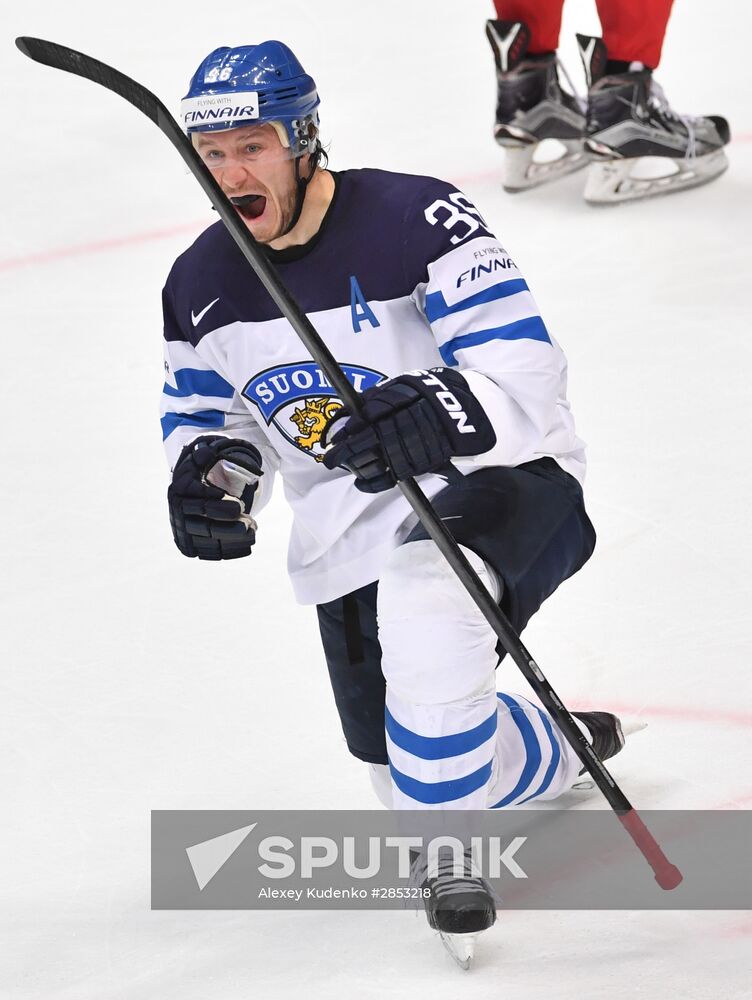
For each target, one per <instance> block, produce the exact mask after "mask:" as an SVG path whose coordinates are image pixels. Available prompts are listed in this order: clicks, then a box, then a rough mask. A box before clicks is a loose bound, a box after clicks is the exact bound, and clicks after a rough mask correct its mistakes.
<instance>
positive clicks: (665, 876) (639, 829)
mask: <svg viewBox="0 0 752 1000" xmlns="http://www.w3.org/2000/svg"><path fill="white" fill-rule="evenodd" d="M619 820H620V821H621V824H622V826H623V827H624V829H625V830H626V831H627V833H628V834H629V835H630V837H631V838H632V840H633V841H634V842H635V844H636V845H637V847H638V848H639V849H640V851H641V852H642V854H643V856H644V858H645V860H646V861H647V863H648V864H649V865H650V867H651V868H652V869H653V872H654V874H655V880H656V882H657V883H658V885H659V886H660V887H661V889H675V888H676V887H677V885H679V883H680V882H681V880H682V873H681V872H680V871H679V869H678V868H677V867H676V865H672V864H671V862H670V861H669V860H668V858H667V857H666V855H665V854H664V853H663V851H662V850H661V849H660V847H659V846H658V844H657V842H656V840H655V838H654V837H653V835H652V833H651V832H650V830H648V828H647V827H646V826H645V824H644V823H643V822H642V820H641V819H640V817H639V814H638V813H637V810H636V809H630V810H629V812H627V813H623V814H621V815H619Z"/></svg>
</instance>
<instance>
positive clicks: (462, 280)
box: [162, 170, 585, 604]
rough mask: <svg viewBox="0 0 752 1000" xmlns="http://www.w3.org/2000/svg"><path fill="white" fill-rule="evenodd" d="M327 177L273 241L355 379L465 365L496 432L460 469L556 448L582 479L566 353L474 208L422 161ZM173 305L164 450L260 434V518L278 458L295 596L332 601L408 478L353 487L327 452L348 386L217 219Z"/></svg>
mask: <svg viewBox="0 0 752 1000" xmlns="http://www.w3.org/2000/svg"><path fill="white" fill-rule="evenodd" d="M334 177H335V193H334V197H333V200H332V202H331V204H330V206H329V209H328V211H327V213H326V216H325V218H324V220H323V223H322V225H321V227H320V229H319V231H318V233H317V234H316V235H315V236H314V237H313V239H311V240H310V242H308V243H307V244H305V245H304V246H298V247H290V248H288V249H286V250H281V251H273V250H271V249H267V250H266V252H267V253H268V255H269V257H270V259H271V260H272V261H273V263H274V264H275V266H276V267H277V269H278V272H279V275H280V277H281V278H282V280H283V282H284V284H285V285H286V286H287V288H288V289H289V291H290V293H291V295H292V296H293V298H294V299H295V300H296V302H297V303H298V304H299V305H300V306H301V308H302V309H303V310H304V312H305V313H306V314H307V315H308V317H309V319H310V320H311V322H312V323H313V325H314V327H315V328H316V329H317V330H318V332H319V334H320V335H321V337H322V338H323V340H324V341H325V343H326V344H327V346H328V347H329V349H330V351H331V352H332V353H333V355H334V357H335V358H336V359H337V360H338V361H339V363H340V365H341V367H342V368H343V370H344V372H345V374H346V376H347V378H348V379H349V381H350V382H351V383H352V385H353V386H354V387H355V389H356V390H357V391H359V392H362V391H363V390H364V389H366V388H368V387H369V386H373V385H376V384H377V383H378V382H379V381H381V380H383V379H385V378H390V377H392V376H394V375H398V374H400V373H402V372H407V371H413V370H415V369H426V368H431V367H435V366H452V367H457V368H459V369H460V370H461V371H462V373H463V375H464V376H465V378H466V379H467V382H468V384H469V386H470V388H471V389H472V391H473V392H474V394H475V395H476V397H477V398H478V399H479V401H480V402H481V404H482V405H483V407H484V409H485V411H486V413H487V414H488V416H489V418H490V419H491V421H492V422H493V424H494V427H495V430H496V436H497V442H496V444H495V446H494V447H493V448H492V449H491V450H490V451H488V452H486V453H485V454H483V455H478V456H475V457H473V458H469V459H456V460H455V461H454V464H455V465H456V466H457V468H458V469H459V470H460V471H461V472H464V473H467V472H471V471H474V470H476V469H480V468H485V467H487V466H492V465H508V466H515V465H520V464H521V463H523V462H528V461H531V460H532V459H535V458H540V457H543V456H550V457H552V458H554V459H555V460H556V461H557V462H558V463H559V464H560V465H561V467H562V468H563V469H565V470H566V471H567V472H569V473H571V474H572V475H573V476H575V477H576V478H577V479H578V480H580V481H582V478H583V474H584V468H585V459H584V446H583V443H582V442H581V441H580V440H579V439H578V438H577V436H576V434H575V429H574V422H573V419H572V414H571V412H570V407H569V404H568V402H567V398H566V361H565V358H564V355H563V353H562V351H561V349H560V348H559V346H558V345H557V344H556V342H555V340H554V339H553V337H552V336H551V335H550V333H549V332H548V330H547V328H546V326H545V325H544V323H543V320H542V319H541V317H540V315H539V314H538V309H537V307H536V304H535V302H534V300H533V297H532V295H531V293H530V291H529V289H528V286H527V284H526V282H525V280H524V279H523V277H522V276H521V274H520V272H519V270H518V269H517V267H516V265H515V263H514V260H513V258H512V257H511V256H510V254H509V253H508V252H507V250H506V249H505V248H504V247H503V246H502V245H501V244H500V243H499V241H498V240H497V239H496V238H495V237H494V236H493V235H492V234H491V233H490V232H489V231H488V229H487V227H486V224H485V222H484V221H483V218H482V217H481V215H480V214H479V212H478V210H477V209H476V208H475V206H474V205H473V204H472V203H471V202H470V201H469V200H468V199H467V198H466V197H465V195H464V194H462V193H461V192H460V191H457V190H456V189H455V188H453V187H452V185H450V184H447V183H445V182H443V181H440V180H436V179H434V178H430V177H417V176H410V175H405V174H397V173H390V172H387V171H383V170H346V171H343V172H340V173H336V174H334ZM163 306H164V338H165V340H164V346H165V375H166V377H165V385H164V390H163V395H162V433H163V438H164V443H165V447H166V451H167V456H168V459H169V461H170V463H171V464H174V462H175V461H176V459H177V457H178V455H179V454H180V452H181V450H182V448H183V447H184V446H185V445H186V444H187V443H189V442H190V441H192V440H193V439H195V438H196V437H199V436H200V435H202V434H224V435H227V436H229V437H237V438H243V439H244V440H247V441H250V442H252V443H253V444H254V445H256V447H257V448H258V449H259V451H260V452H261V455H262V457H263V469H264V476H263V477H262V480H261V485H260V488H259V491H258V492H257V494H256V499H255V501H254V510H253V513H254V516H255V515H256V514H257V512H258V511H259V510H261V508H262V507H263V506H264V504H265V503H266V502H268V499H269V496H270V493H271V487H272V481H273V479H274V477H275V474H279V476H280V477H281V479H282V483H283V487H284V493H285V496H286V498H287V501H288V502H289V504H290V506H291V508H292V511H293V527H292V533H291V538H290V544H289V550H288V570H289V573H290V577H291V580H292V584H293V588H294V590H295V594H296V597H297V599H298V600H299V601H300V602H301V603H303V604H308V603H322V602H325V601H329V600H333V599H334V598H336V597H338V596H341V595H343V594H345V593H348V592H350V591H352V590H354V589H356V588H358V587H361V586H364V585H365V584H367V583H370V582H372V581H373V580H377V579H378V578H379V575H380V572H381V567H382V565H383V563H384V560H385V559H386V558H387V556H388V554H389V553H390V552H391V551H392V549H393V548H394V547H395V546H396V545H398V544H399V543H400V542H401V541H402V540H403V539H404V537H405V536H406V534H407V532H408V531H409V530H410V528H411V527H412V525H413V524H414V523H415V518H414V516H411V510H410V508H409V506H408V504H407V501H406V500H405V499H404V497H403V496H402V494H401V493H400V492H399V490H396V489H395V490H389V491H387V492H385V493H379V494H365V493H361V492H359V491H358V490H356V489H355V485H354V480H353V477H352V475H351V474H350V473H348V472H346V471H344V470H336V471H334V472H332V471H330V470H328V469H327V468H326V467H325V466H324V465H323V462H322V457H323V451H322V446H321V443H320V438H321V432H322V429H323V427H324V425H325V424H326V422H327V420H328V419H329V417H330V416H331V415H332V414H333V413H334V412H336V410H337V409H338V408H339V407H340V406H341V402H340V400H339V399H338V398H337V396H336V394H335V392H334V390H333V388H332V386H331V385H330V384H329V383H328V381H327V379H326V377H325V376H324V375H323V373H322V372H321V370H320V369H319V367H318V365H316V363H315V362H314V361H313V360H312V358H311V357H310V355H309V354H308V352H307V350H306V349H305V348H304V347H303V345H302V344H301V342H300V341H299V339H298V337H297V336H296V334H295V332H294V330H293V328H292V327H291V326H290V324H289V322H288V321H287V320H286V319H285V318H284V317H283V316H282V315H281V313H280V311H279V309H278V308H277V306H276V305H275V304H274V302H273V301H272V299H271V298H270V296H269V295H268V293H267V292H266V291H265V289H264V288H263V287H262V285H261V283H260V282H259V280H258V278H257V277H256V275H255V274H254V273H253V271H252V270H251V269H250V267H249V265H248V263H247V262H246V260H245V259H244V257H243V256H242V254H241V252H240V250H239V249H238V248H237V247H236V245H235V243H234V242H233V240H232V238H231V237H230V235H229V234H228V232H227V231H226V229H225V227H224V226H223V225H222V223H216V224H215V225H213V226H211V227H209V229H207V230H206V231H205V232H204V233H202V235H201V236H199V238H198V239H197V240H196V242H195V243H194V244H193V246H191V247H190V249H188V250H187V251H186V252H185V253H184V254H182V256H180V257H179V258H178V260H177V261H176V262H175V264H174V266H173V268H172V270H171V272H170V275H169V277H168V280H167V283H166V286H165V288H164V293H163ZM420 485H421V487H422V488H423V489H424V491H425V492H426V493H427V494H428V496H433V495H435V494H436V492H438V490H440V489H441V488H443V487H444V486H445V481H444V480H442V479H440V478H439V477H437V476H432V475H431V476H423V477H420ZM261 529H262V531H261V534H260V538H261V539H262V538H263V521H262V524H261Z"/></svg>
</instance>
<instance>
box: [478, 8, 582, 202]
mask: <svg viewBox="0 0 752 1000" xmlns="http://www.w3.org/2000/svg"><path fill="white" fill-rule="evenodd" d="M561 10H562V0H545V2H522V0H497V2H496V13H497V15H498V19H497V20H491V21H487V22H486V36H487V38H488V41H489V43H490V45H491V50H492V51H493V55H494V62H495V64H496V81H497V97H496V122H495V125H494V138H495V139H496V141H497V142H498V144H499V145H500V146H501V147H502V148H503V149H504V151H505V153H504V164H503V170H502V182H503V185H504V189H505V190H506V191H512V192H514V191H524V190H527V189H528V188H531V187H536V186H537V185H538V184H544V183H548V182H549V181H552V180H555V179H556V178H558V177H562V176H563V175H564V174H567V173H571V172H572V171H573V170H578V169H579V168H580V167H584V166H585V163H586V157H585V154H584V148H583V136H584V129H585V116H584V110H585V108H584V104H583V103H582V102H581V101H580V100H579V99H578V98H577V97H576V96H575V95H574V94H570V93H568V92H567V91H566V90H564V89H563V88H562V86H561V84H560V81H559V69H560V68H561V69H562V70H563V67H561V66H560V64H559V61H558V59H557V56H556V48H557V45H558V43H559V30H560V28H561ZM564 75H565V76H566V74H564ZM567 79H568V78H567ZM570 87H571V84H570ZM551 140H556V141H555V142H552V141H551ZM541 144H545V145H544V146H543V148H541Z"/></svg>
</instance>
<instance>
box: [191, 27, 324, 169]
mask: <svg viewBox="0 0 752 1000" xmlns="http://www.w3.org/2000/svg"><path fill="white" fill-rule="evenodd" d="M318 105H319V95H318V94H317V92H316V84H315V83H314V82H313V79H312V78H311V77H310V76H308V74H307V73H306V72H305V70H304V69H303V67H302V66H301V65H300V63H299V62H298V60H297V58H296V57H295V55H294V54H293V53H292V52H291V51H290V49H289V48H288V47H287V46H286V45H285V44H284V43H283V42H275V41H268V42H260V43H259V44H258V45H239V46H237V47H236V48H228V47H226V46H225V47H224V48H219V49H215V50H214V51H213V52H211V53H210V54H209V55H208V56H207V57H206V59H204V61H203V62H202V63H201V65H200V66H199V67H198V69H197V70H196V72H195V73H194V75H193V79H192V80H191V83H190V87H189V88H188V93H187V94H186V95H185V97H184V98H183V100H182V103H181V106H180V117H181V121H182V123H183V127H184V128H185V130H186V132H187V133H188V135H191V134H192V133H194V132H215V131H219V130H222V129H230V128H238V127H239V126H241V125H260V124H264V123H266V122H268V123H270V124H272V125H274V126H275V128H276V131H277V134H278V135H279V137H280V141H281V142H282V144H283V145H284V146H287V147H288V148H289V149H290V152H291V154H292V155H293V156H295V157H297V156H302V155H303V154H304V153H313V152H314V151H315V150H316V148H317V146H318V141H317V139H316V138H312V137H311V132H312V130H311V125H313V127H314V128H315V130H316V132H318V126H319V117H318V113H317V111H316V108H317V107H318ZM278 123H279V124H278Z"/></svg>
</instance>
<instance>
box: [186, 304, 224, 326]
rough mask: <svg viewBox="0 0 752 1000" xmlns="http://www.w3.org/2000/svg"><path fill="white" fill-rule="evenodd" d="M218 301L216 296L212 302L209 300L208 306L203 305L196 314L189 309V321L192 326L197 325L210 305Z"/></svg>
mask: <svg viewBox="0 0 752 1000" xmlns="http://www.w3.org/2000/svg"><path fill="white" fill-rule="evenodd" d="M218 302H219V298H216V299H215V300H214V301H213V302H210V303H209V305H208V306H205V307H204V308H203V309H202V310H201V312H200V313H198V315H197V314H196V313H194V311H193V310H192V309H191V322H192V323H193V325H194V326H198V325H199V323H200V322H201V320H202V319H203V318H204V316H206V314H207V313H208V312H209V310H210V309H211V307H212V306H215V305H216V304H217V303H218Z"/></svg>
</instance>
